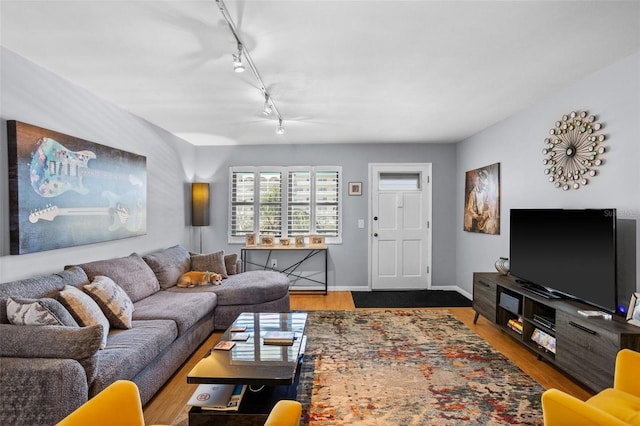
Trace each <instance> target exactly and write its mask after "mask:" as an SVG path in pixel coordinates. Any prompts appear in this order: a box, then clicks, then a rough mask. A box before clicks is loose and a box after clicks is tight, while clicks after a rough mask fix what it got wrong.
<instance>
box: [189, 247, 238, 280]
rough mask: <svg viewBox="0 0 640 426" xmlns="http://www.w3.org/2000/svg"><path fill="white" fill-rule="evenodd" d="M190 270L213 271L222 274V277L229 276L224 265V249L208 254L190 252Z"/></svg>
mask: <svg viewBox="0 0 640 426" xmlns="http://www.w3.org/2000/svg"><path fill="white" fill-rule="evenodd" d="M191 270H192V271H201V272H206V271H209V272H215V273H216V274H220V275H222V278H228V277H229V276H228V275H227V268H226V267H225V266H224V250H221V251H218V252H215V253H209V254H191Z"/></svg>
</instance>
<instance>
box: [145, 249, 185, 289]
mask: <svg viewBox="0 0 640 426" xmlns="http://www.w3.org/2000/svg"><path fill="white" fill-rule="evenodd" d="M142 259H143V260H144V261H145V262H147V265H149V267H150V268H151V269H152V270H153V273H154V274H156V277H157V278H158V282H159V283H160V288H162V289H167V288H170V287H173V286H175V285H176V284H177V283H178V280H179V279H180V276H182V274H184V273H185V272H189V271H190V270H191V258H190V256H189V252H188V251H187V249H186V248H184V247H182V246H179V245H178V246H173V247H169V248H168V249H165V250H160V251H157V252H154V253H150V254H148V255H146V256H143V257H142Z"/></svg>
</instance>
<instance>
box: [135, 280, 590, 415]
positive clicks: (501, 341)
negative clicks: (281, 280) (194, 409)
mask: <svg viewBox="0 0 640 426" xmlns="http://www.w3.org/2000/svg"><path fill="white" fill-rule="evenodd" d="M291 309H292V310H300V311H312V310H352V309H356V308H355V306H354V304H353V299H352V298H351V292H348V291H342V292H329V294H328V295H327V296H323V295H296V294H292V296H291ZM437 309H442V308H437ZM447 309H448V310H449V311H450V312H451V313H452V314H453V315H454V316H455V317H456V318H458V319H459V320H460V321H462V322H463V323H464V324H466V325H467V326H468V327H469V328H470V329H472V330H474V331H475V332H476V333H478V335H480V336H481V337H482V338H484V339H485V340H486V341H487V342H489V343H490V344H491V345H493V347H494V348H496V350H498V351H499V352H501V353H502V354H504V355H505V356H506V357H507V358H509V359H510V360H511V361H513V362H514V363H515V364H516V365H518V366H519V367H520V368H521V369H522V370H523V371H524V372H525V373H527V374H528V375H529V376H531V377H532V378H533V379H535V380H536V381H537V382H538V383H540V384H541V385H542V386H543V387H545V388H551V387H554V388H557V389H560V390H562V391H564V392H567V393H569V394H571V395H573V396H575V397H577V398H579V399H582V400H585V399H587V398H589V397H590V396H591V395H592V393H591V392H590V391H588V390H586V389H585V388H584V387H582V386H580V385H579V384H577V383H576V382H574V381H573V380H571V379H570V378H568V377H567V376H565V375H564V374H563V373H561V372H560V371H558V370H557V369H555V368H554V367H553V366H551V365H550V364H548V363H546V362H544V361H539V360H538V359H537V357H536V355H535V354H534V353H533V352H531V351H530V350H529V349H527V348H525V347H524V346H523V345H520V344H519V343H517V342H516V341H515V340H514V339H512V338H511V337H510V336H508V335H507V334H505V333H504V332H503V331H502V330H500V329H498V328H497V327H496V326H494V325H493V324H491V323H489V322H488V321H487V320H486V319H485V318H483V317H480V318H479V319H478V322H477V324H473V317H474V312H475V311H473V309H471V308H447ZM221 335H222V332H216V333H214V334H212V335H211V337H209V339H207V341H205V342H204V343H203V344H202V345H201V346H200V348H199V349H198V350H197V351H196V352H195V353H194V354H193V355H192V356H191V358H190V359H189V360H187V361H186V362H185V363H184V365H183V366H182V368H180V369H179V370H178V371H177V372H176V374H174V375H173V377H172V378H171V379H170V380H169V381H168V382H167V383H166V384H165V385H164V387H163V388H162V389H161V390H160V391H159V392H158V393H157V394H156V396H155V397H154V398H153V399H152V400H151V401H149V403H148V404H147V405H146V406H145V407H144V417H145V421H146V423H147V425H152V424H165V425H170V424H171V423H172V421H173V420H174V419H175V418H176V416H178V414H180V412H181V411H182V409H183V408H184V406H185V405H186V403H187V401H188V400H189V397H190V396H191V394H192V393H193V392H194V390H195V388H196V385H190V384H187V380H186V376H187V373H188V372H189V371H190V370H191V368H193V366H194V365H195V364H196V362H198V360H200V359H201V358H202V357H203V356H204V354H205V353H206V352H207V350H208V349H209V348H211V346H213V345H214V344H215V343H216V342H217V341H218V339H219V338H220V336H221Z"/></svg>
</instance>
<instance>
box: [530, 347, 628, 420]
mask: <svg viewBox="0 0 640 426" xmlns="http://www.w3.org/2000/svg"><path fill="white" fill-rule="evenodd" d="M542 411H543V415H544V424H545V426H569V425H580V426H617V425H621V426H622V425H625V426H628V425H638V426H640V353H638V352H634V351H632V350H629V349H623V350H621V351H620V352H618V356H617V357H616V369H615V376H614V381H613V388H608V389H604V390H603V391H602V392H600V393H598V394H597V395H594V396H592V397H591V398H589V399H588V400H587V401H581V400H579V399H577V398H574V397H573V396H571V395H568V394H566V393H564V392H562V391H560V390H558V389H549V390H547V391H545V392H544V393H543V394H542Z"/></svg>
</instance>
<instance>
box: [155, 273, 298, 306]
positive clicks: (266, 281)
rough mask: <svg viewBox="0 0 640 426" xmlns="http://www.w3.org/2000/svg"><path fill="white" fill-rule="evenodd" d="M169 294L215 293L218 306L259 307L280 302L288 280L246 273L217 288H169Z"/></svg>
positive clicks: (225, 281)
mask: <svg viewBox="0 0 640 426" xmlns="http://www.w3.org/2000/svg"><path fill="white" fill-rule="evenodd" d="M167 292H171V293H181V294H183V293H194V292H198V293H215V294H216V295H217V296H218V302H217V305H218V306H234V305H260V304H262V303H267V302H273V301H274V300H280V299H282V298H283V297H285V296H287V295H288V294H289V279H288V278H287V276H286V275H285V274H281V273H279V272H272V271H248V272H242V273H240V274H236V275H231V276H229V278H225V279H224V280H222V284H221V285H219V286H203V287H193V288H180V287H171V288H170V289H168V290H167Z"/></svg>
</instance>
